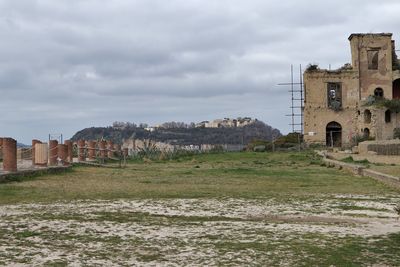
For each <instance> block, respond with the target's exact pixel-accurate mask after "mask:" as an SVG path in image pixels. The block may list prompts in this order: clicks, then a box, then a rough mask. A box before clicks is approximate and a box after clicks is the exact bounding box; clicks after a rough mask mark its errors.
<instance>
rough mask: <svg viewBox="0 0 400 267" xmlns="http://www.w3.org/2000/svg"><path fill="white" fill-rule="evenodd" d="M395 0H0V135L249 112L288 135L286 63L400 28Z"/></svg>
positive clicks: (339, 59) (345, 50) (338, 60)
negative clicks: (359, 35) (359, 36)
mask: <svg viewBox="0 0 400 267" xmlns="http://www.w3.org/2000/svg"><path fill="white" fill-rule="evenodd" d="M399 10H400V1H398V0H392V1H391V0H380V1H375V0H374V1H368V0H363V1H361V0H352V1H349V0H336V1H321V0H290V1H289V0H280V1H272V0H246V1H245V0H103V1H102V0H97V1H95V0H0V36H1V38H0V92H1V99H0V136H10V137H14V138H15V139H17V140H18V141H20V142H24V143H28V144H29V143H30V142H31V140H32V138H39V139H42V140H46V138H47V136H48V134H49V133H63V134H64V137H65V138H69V137H71V136H72V135H73V134H74V133H75V132H76V131H78V130H80V129H82V128H85V127H91V126H107V125H111V124H112V122H113V121H130V122H136V123H140V122H146V123H149V124H158V123H162V122H165V121H184V122H191V121H194V122H198V121H202V120H212V119H216V118H223V117H238V116H242V117H243V116H250V117H254V118H258V119H260V120H262V121H265V122H266V123H268V124H269V125H271V126H273V127H276V128H278V129H280V130H281V131H282V132H284V133H287V132H289V131H290V127H289V126H288V124H289V123H290V119H289V117H285V114H288V113H289V106H290V95H289V92H287V91H288V88H287V87H282V86H277V84H278V83H281V82H288V81H290V65H291V64H294V65H295V68H296V69H295V71H296V73H295V78H296V81H298V78H299V72H298V65H299V64H303V66H305V65H307V64H308V63H318V64H319V65H320V66H321V67H326V68H327V67H328V66H329V64H331V66H332V68H337V67H340V66H341V65H343V64H344V63H346V62H350V48H349V43H348V40H347V38H348V36H349V35H350V34H351V33H352V32H367V33H369V32H392V33H393V34H394V36H393V38H394V39H395V40H396V41H397V40H398V38H399V37H400V33H399V32H398V31H397V32H396V30H399V29H400V19H399Z"/></svg>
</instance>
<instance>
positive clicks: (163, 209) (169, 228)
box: [0, 195, 400, 266]
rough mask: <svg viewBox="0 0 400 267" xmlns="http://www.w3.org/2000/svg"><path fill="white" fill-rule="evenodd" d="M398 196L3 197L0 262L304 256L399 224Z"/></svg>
mask: <svg viewBox="0 0 400 267" xmlns="http://www.w3.org/2000/svg"><path fill="white" fill-rule="evenodd" d="M399 201H400V197H398V196H393V195H392V196H391V195H386V196H363V195H331V196H323V195H321V196H319V197H316V198H313V199H304V200H299V199H293V201H288V202H286V203H280V202H279V201H278V200H276V199H254V200H249V199H235V198H226V199H223V198H222V199H157V200H152V199H147V200H143V199H142V200H123V199H121V200H114V201H72V202H57V203H54V204H51V205H48V204H46V205H40V204H20V205H4V206H0V216H1V220H0V264H3V265H13V264H17V265H19V266H32V265H34V266H42V265H50V266H64V265H68V266H96V265H106V266H111V265H113V266H115V265H121V266H132V265H141V266H143V265H146V266H155V265H171V266H182V265H202V266H204V265H236V266H240V265H243V264H245V265H261V264H270V265H281V266H293V265H302V263H301V262H299V255H300V254H301V255H303V256H308V257H311V256H312V255H313V254H314V253H316V252H315V249H316V248H317V249H321V248H324V247H326V246H328V245H335V244H336V243H337V244H342V243H343V242H344V241H346V240H353V239H354V240H358V239H359V238H361V239H362V240H364V241H365V242H371V241H370V240H369V239H370V238H374V237H380V236H383V235H388V234H391V233H397V232H400V222H399V221H398V216H397V214H396V213H395V212H394V210H393V208H394V206H395V205H396V203H399ZM233 240H234V241H233ZM296 242H300V243H296ZM311 243H312V244H313V245H312V246H313V248H307V246H310V244H311ZM296 244H297V245H298V246H299V248H298V249H293V246H296ZM300 258H301V257H300ZM322 265H323V264H322ZM389 266H390V265H389Z"/></svg>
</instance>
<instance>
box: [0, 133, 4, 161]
mask: <svg viewBox="0 0 400 267" xmlns="http://www.w3.org/2000/svg"><path fill="white" fill-rule="evenodd" d="M3 139H4V138H3V137H0V158H1V159H2V158H3Z"/></svg>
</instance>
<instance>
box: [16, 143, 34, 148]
mask: <svg viewBox="0 0 400 267" xmlns="http://www.w3.org/2000/svg"><path fill="white" fill-rule="evenodd" d="M17 147H18V148H29V147H31V146H28V145H25V144H22V143H17Z"/></svg>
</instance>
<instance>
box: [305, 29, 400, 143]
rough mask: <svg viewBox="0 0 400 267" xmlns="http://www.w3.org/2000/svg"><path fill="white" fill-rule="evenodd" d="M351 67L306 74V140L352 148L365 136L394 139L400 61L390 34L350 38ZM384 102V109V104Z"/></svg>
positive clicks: (399, 120) (310, 70) (399, 95)
mask: <svg viewBox="0 0 400 267" xmlns="http://www.w3.org/2000/svg"><path fill="white" fill-rule="evenodd" d="M349 41H350V48H351V64H345V65H344V66H343V67H342V68H340V69H338V70H334V71H331V70H323V69H319V68H318V66H316V65H310V66H309V67H308V68H307V70H306V71H305V72H304V125H303V126H304V140H305V142H306V143H308V144H313V143H315V144H326V145H327V146H336V147H340V146H342V147H349V146H351V144H352V143H353V141H354V140H356V139H360V138H361V137H364V139H366V138H375V139H376V140H387V139H393V136H394V131H395V128H398V127H400V113H398V112H399V110H396V109H393V108H390V107H387V106H388V103H389V104H390V103H396V102H397V101H396V100H394V101H393V100H392V99H400V71H399V61H398V59H397V56H396V53H395V43H394V41H393V40H392V34H391V33H379V34H370V33H368V34H360V33H355V34H351V35H350V37H349ZM383 102H385V103H386V104H385V105H383V104H382V103H383Z"/></svg>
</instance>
